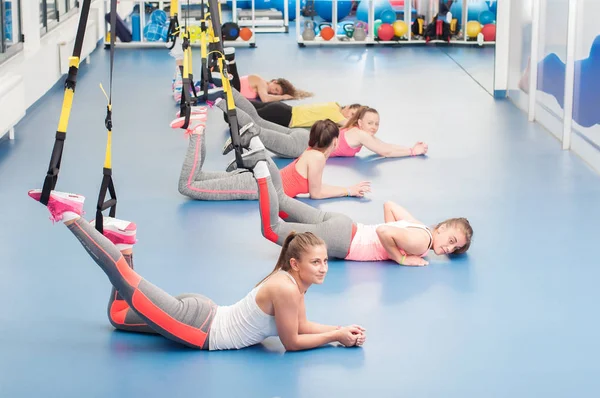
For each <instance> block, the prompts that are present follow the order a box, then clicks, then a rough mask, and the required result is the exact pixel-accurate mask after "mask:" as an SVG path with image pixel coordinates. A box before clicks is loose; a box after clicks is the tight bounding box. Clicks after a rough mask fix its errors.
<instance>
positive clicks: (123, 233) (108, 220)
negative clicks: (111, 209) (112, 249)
mask: <svg viewBox="0 0 600 398" xmlns="http://www.w3.org/2000/svg"><path fill="white" fill-rule="evenodd" d="M90 224H92V225H96V220H92V221H90ZM102 229H103V235H104V236H106V237H107V238H108V240H110V241H111V242H112V243H114V244H115V245H116V246H117V247H119V246H120V245H134V244H135V243H136V242H137V239H136V237H135V235H136V232H137V226H136V225H135V223H134V222H131V221H125V220H119V219H117V218H113V217H106V216H105V217H104V221H103V223H102Z"/></svg>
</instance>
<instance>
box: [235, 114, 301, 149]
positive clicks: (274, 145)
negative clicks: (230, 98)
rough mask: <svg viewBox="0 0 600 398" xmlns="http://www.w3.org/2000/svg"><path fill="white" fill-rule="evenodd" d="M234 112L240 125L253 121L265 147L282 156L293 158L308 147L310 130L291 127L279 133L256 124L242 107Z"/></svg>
mask: <svg viewBox="0 0 600 398" xmlns="http://www.w3.org/2000/svg"><path fill="white" fill-rule="evenodd" d="M236 113H237V117H238V121H239V124H240V126H245V125H246V124H248V123H252V122H254V125H255V126H256V128H257V129H258V134H259V136H260V140H261V142H262V143H263V145H264V146H265V148H267V149H268V150H269V151H271V152H273V153H274V154H276V155H278V156H280V157H282V158H292V159H295V158H297V157H300V155H302V153H303V152H304V151H305V150H306V148H308V139H309V136H310V132H309V131H308V130H306V129H293V130H292V131H290V132H289V133H287V134H285V133H280V132H278V131H275V130H271V129H268V128H265V127H262V126H260V125H258V123H256V122H255V121H254V120H252V118H251V117H250V116H249V115H248V114H247V113H246V112H245V111H244V110H243V109H240V108H237V109H236Z"/></svg>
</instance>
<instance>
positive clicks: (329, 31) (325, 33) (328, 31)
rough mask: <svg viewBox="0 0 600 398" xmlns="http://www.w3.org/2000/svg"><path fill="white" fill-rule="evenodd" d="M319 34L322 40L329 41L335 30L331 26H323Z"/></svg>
mask: <svg viewBox="0 0 600 398" xmlns="http://www.w3.org/2000/svg"><path fill="white" fill-rule="evenodd" d="M320 35H321V37H322V38H323V39H324V40H327V41H329V40H331V39H332V38H333V36H335V31H334V30H333V28H332V27H331V26H325V27H323V29H321V32H320Z"/></svg>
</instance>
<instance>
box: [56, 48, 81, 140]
mask: <svg viewBox="0 0 600 398" xmlns="http://www.w3.org/2000/svg"><path fill="white" fill-rule="evenodd" d="M69 67H75V68H77V69H79V57H69ZM74 95H75V91H74V90H73V89H70V88H66V89H65V93H64V96H63V105H62V109H61V111H60V118H59V119H58V128H57V129H56V131H58V132H61V133H65V134H66V133H67V126H68V125H69V117H70V116H71V108H72V107H73V97H74Z"/></svg>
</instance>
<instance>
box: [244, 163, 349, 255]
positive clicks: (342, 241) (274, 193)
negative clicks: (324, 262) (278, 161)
mask: <svg viewBox="0 0 600 398" xmlns="http://www.w3.org/2000/svg"><path fill="white" fill-rule="evenodd" d="M269 171H270V170H269ZM256 183H257V184H258V201H259V209H260V220H261V230H262V234H263V236H264V237H265V238H267V239H269V240H270V241H272V242H274V243H277V244H278V245H280V246H281V245H282V244H283V242H284V241H285V238H286V237H287V236H288V235H289V234H290V232H292V231H296V232H312V233H314V234H315V235H317V236H318V237H320V238H321V239H323V240H324V241H325V243H326V244H327V252H328V255H329V256H330V257H336V258H342V259H343V258H346V256H347V255H348V251H349V250H350V243H351V242H352V231H353V229H354V222H353V221H352V220H351V219H350V217H348V216H346V215H344V214H341V213H334V212H324V211H321V210H318V209H315V208H314V207H311V206H309V205H307V204H306V203H303V202H300V201H299V200H296V199H293V198H290V197H289V196H287V195H286V194H285V193H284V192H283V186H282V185H281V177H280V176H279V174H272V173H271V176H270V177H267V178H258V179H257V180H256ZM263 210H266V211H263ZM279 216H281V217H282V218H285V219H286V221H283V220H281V219H280V218H279Z"/></svg>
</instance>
